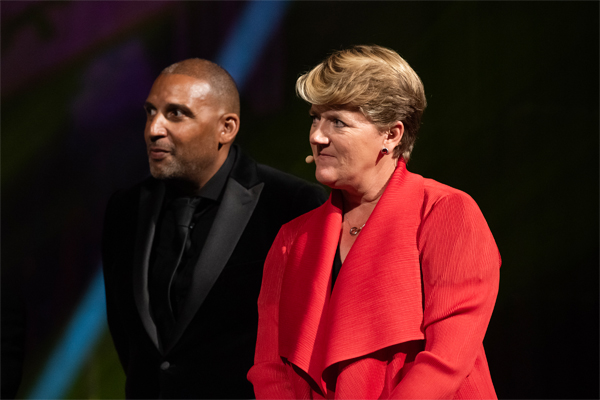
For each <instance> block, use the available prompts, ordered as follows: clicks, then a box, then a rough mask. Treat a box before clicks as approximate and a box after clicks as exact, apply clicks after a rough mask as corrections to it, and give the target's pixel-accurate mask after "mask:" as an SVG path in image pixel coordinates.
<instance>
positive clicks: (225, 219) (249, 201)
mask: <svg viewBox="0 0 600 400" xmlns="http://www.w3.org/2000/svg"><path fill="white" fill-rule="evenodd" d="M264 185H265V184H264V183H259V184H257V185H255V186H253V187H252V188H250V189H246V188H245V187H243V186H242V185H241V184H239V183H238V182H237V181H236V180H235V179H233V178H229V180H228V181H227V186H226V188H225V193H224V195H223V200H222V202H221V205H220V206H219V211H217V215H216V216H215V221H214V222H213V225H212V228H211V230H210V235H209V236H208V239H207V240H206V243H205V244H204V248H203V249H202V253H201V254H200V257H199V259H198V262H197V264H196V266H195V267H194V273H193V277H192V284H191V287H190V290H189V294H188V299H187V301H186V304H185V306H184V309H183V312H182V313H181V316H180V318H179V320H178V321H177V325H176V326H175V332H174V334H173V338H172V340H171V342H170V343H169V344H168V346H167V351H169V350H170V349H171V348H173V346H174V345H175V343H177V341H178V340H179V338H180V337H181V335H182V334H183V332H184V331H185V329H186V328H187V326H188V325H189V323H190V321H191V320H192V318H194V315H195V314H196V312H197V311H198V308H200V306H201V305H202V303H203V302H204V299H205V298H206V296H207V295H208V293H209V292H210V290H211V288H212V287H213V285H214V283H215V282H216V281H217V278H218V277H219V275H220V274H221V271H223V268H224V267H225V265H226V264H227V261H228V260H229V257H230V256H231V254H232V253H233V250H234V249H235V246H236V245H237V242H238V240H239V239H240V237H241V236H242V233H243V232H244V229H245V228H246V225H247V224H248V221H249V220H250V217H251V216H252V212H253V211H254V208H255V207H256V204H257V203H258V199H259V197H260V193H261V191H262V189H263V187H264Z"/></svg>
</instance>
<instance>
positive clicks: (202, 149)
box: [144, 74, 224, 187]
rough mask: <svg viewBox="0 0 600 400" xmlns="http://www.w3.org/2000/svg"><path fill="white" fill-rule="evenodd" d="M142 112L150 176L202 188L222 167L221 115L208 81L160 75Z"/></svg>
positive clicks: (221, 111) (220, 108)
mask: <svg viewBox="0 0 600 400" xmlns="http://www.w3.org/2000/svg"><path fill="white" fill-rule="evenodd" d="M144 108H145V109H146V129H145V131H144V138H145V140H146V147H147V150H148V160H149V163H150V173H151V174H152V176H154V177H155V178H158V179H174V180H179V181H186V182H192V183H195V184H197V185H198V186H199V187H202V186H203V185H204V184H205V183H206V182H207V181H208V179H210V178H211V177H212V175H213V174H214V173H215V172H216V171H217V170H218V168H219V167H220V165H221V163H222V160H219V154H218V150H219V136H220V134H221V131H222V121H221V117H222V115H223V114H224V112H223V110H222V106H221V105H220V102H219V101H217V100H216V99H214V96H213V94H212V91H211V87H210V85H209V83H208V82H206V81H204V80H200V79H196V78H193V77H190V76H187V75H179V74H170V75H169V74H162V75H160V76H159V77H158V78H157V79H156V81H155V82H154V85H153V86H152V89H151V90H150V94H149V95H148V99H147V100H146V104H145V106H144ZM219 161H221V162H219Z"/></svg>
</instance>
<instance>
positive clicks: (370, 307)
mask: <svg viewBox="0 0 600 400" xmlns="http://www.w3.org/2000/svg"><path fill="white" fill-rule="evenodd" d="M296 89H297V92H298V94H299V95H300V96H301V97H302V98H303V99H304V100H305V101H307V102H308V103H310V104H311V108H310V115H311V118H312V126H311V130H310V144H311V148H312V152H313V156H314V160H315V163H316V177H317V180H319V182H321V183H323V184H325V185H327V186H329V187H331V188H332V189H333V191H332V193H331V196H330V198H329V201H328V202H327V203H325V204H324V205H323V206H321V207H319V208H317V209H315V210H313V211H311V212H309V213H307V214H304V215H302V216H300V217H298V218H297V219H295V220H293V221H291V222H290V223H288V224H286V225H284V226H283V227H282V228H281V230H280V232H279V234H278V236H277V238H276V240H275V242H274V243H273V246H272V247H271V250H270V253H269V256H268V258H267V261H266V263H265V270H264V276H263V282H262V289H261V294H260V297H259V300H258V308H259V330H258V342H257V346H256V355H255V365H254V366H253V367H252V369H251V370H250V372H249V373H248V379H249V380H250V381H251V382H252V383H253V385H254V390H255V393H256V396H257V398H272V399H275V398H354V399H367V398H412V399H434V398H462V399H466V398H485V399H489V398H496V394H495V391H494V387H493V385H492V381H491V378H490V374H489V369H488V366H487V361H486V358H485V353H484V350H483V345H482V341H483V337H484V335H485V331H486V328H487V325H488V322H489V319H490V316H491V314H492V309H493V307H494V302H495V299H496V294H497V291H498V280H499V267H500V255H499V253H498V250H497V247H496V244H495V242H494V239H493V237H492V234H491V233H490V231H489V228H488V226H487V224H486V222H485V219H484V218H483V215H482V214H481V212H480V210H479V208H478V207H477V205H476V204H475V202H474V201H473V200H472V199H471V198H470V197H469V196H468V195H467V194H465V193H463V192H461V191H459V190H456V189H453V188H450V187H448V186H445V185H442V184H440V183H438V182H436V181H433V180H431V179H425V178H423V177H421V176H419V175H416V174H412V173H410V172H408V171H407V169H406V162H407V161H408V159H409V157H410V153H411V150H412V148H413V145H414V142H415V139H416V135H417V131H418V129H419V124H420V120H421V115H422V113H423V110H424V109H425V106H426V101H425V94H424V90H423V85H422V83H421V80H420V79H419V77H418V76H417V74H416V73H415V72H414V71H413V70H412V69H411V67H410V66H409V65H408V64H407V63H406V61H404V60H403V59H402V58H401V57H400V56H399V55H398V54H397V53H395V52H394V51H392V50H389V49H386V48H382V47H379V46H356V47H353V48H350V49H348V50H342V51H338V52H336V53H334V54H332V55H331V56H329V57H328V58H327V59H325V60H324V61H323V62H322V63H321V64H319V65H317V66H316V67H315V68H314V69H313V70H311V71H310V72H308V73H307V74H305V75H303V76H301V77H300V78H299V79H298V82H297V85H296Z"/></svg>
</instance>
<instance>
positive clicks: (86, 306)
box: [28, 268, 106, 399]
mask: <svg viewBox="0 0 600 400" xmlns="http://www.w3.org/2000/svg"><path fill="white" fill-rule="evenodd" d="M105 327H106V298H105V294H104V278H103V276H102V268H100V269H99V270H98V272H97V273H96V276H95V277H94V279H93V280H92V282H91V284H90V286H89V288H88V290H87V293H86V294H85V295H84V297H83V299H82V301H81V303H79V307H78V308H77V310H76V311H75V314H74V315H73V317H72V318H71V322H70V323H69V326H68V327H67V329H66V331H65V333H64V335H63V337H62V339H61V340H60V342H59V343H58V344H57V346H56V347H55V348H54V351H53V353H52V354H51V356H50V358H49V360H48V362H47V363H46V366H45V368H44V370H43V372H42V375H41V376H40V378H39V379H38V381H37V384H36V385H35V387H34V388H33V389H32V391H31V392H30V394H29V396H28V398H29V399H59V398H63V397H64V396H65V395H66V391H67V390H68V389H69V388H70V386H71V384H72V383H73V380H74V379H76V377H77V376H78V375H79V369H80V368H81V366H82V365H83V363H84V362H85V360H86V359H87V357H88V355H89V354H90V353H91V352H92V350H93V348H94V345H95V344H96V342H97V341H98V339H99V338H100V336H101V335H102V334H103V333H104V332H105V329H106V328H105Z"/></svg>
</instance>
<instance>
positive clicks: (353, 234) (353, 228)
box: [350, 227, 362, 236]
mask: <svg viewBox="0 0 600 400" xmlns="http://www.w3.org/2000/svg"><path fill="white" fill-rule="evenodd" d="M361 230H362V227H360V228H357V227H352V228H350V234H351V235H352V236H356V235H358V234H359V233H360V231H361Z"/></svg>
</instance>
